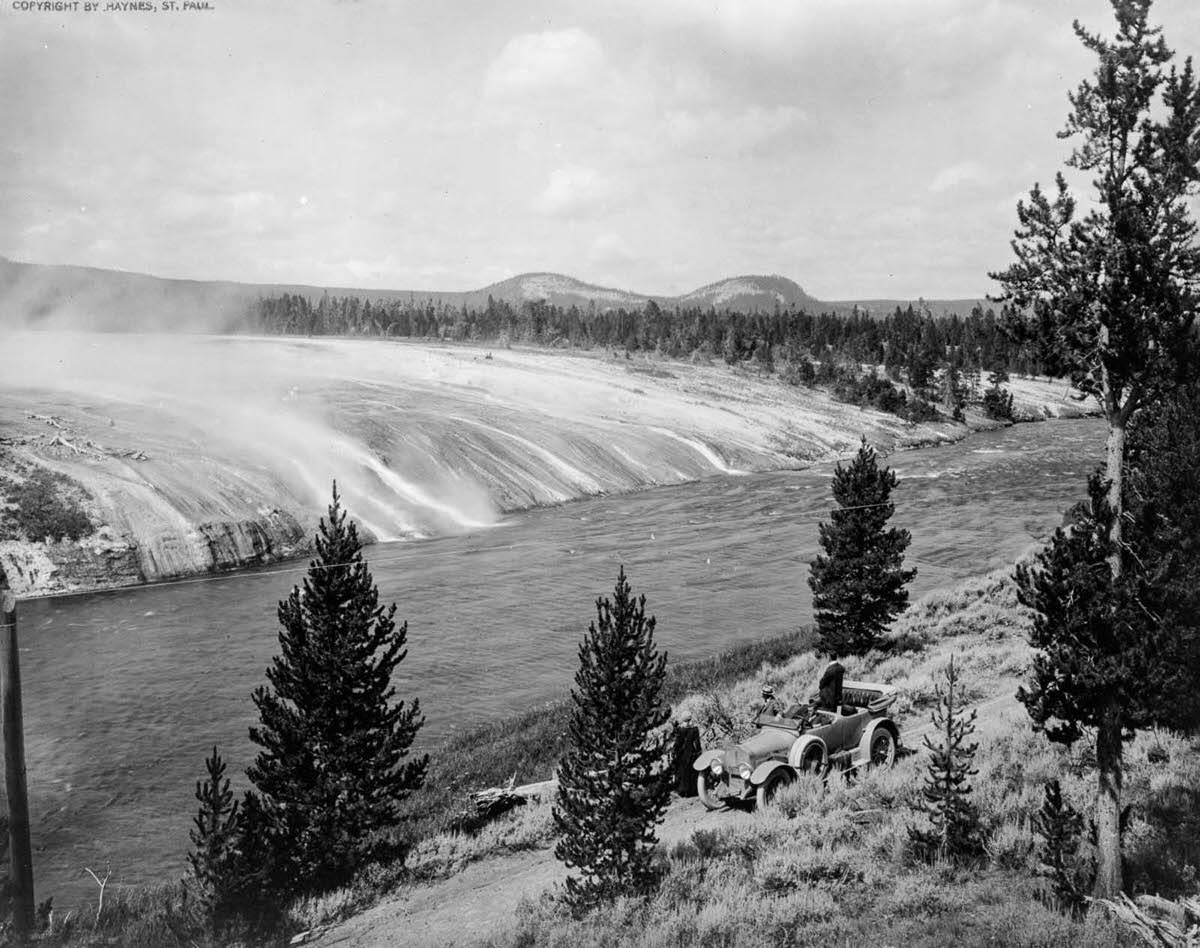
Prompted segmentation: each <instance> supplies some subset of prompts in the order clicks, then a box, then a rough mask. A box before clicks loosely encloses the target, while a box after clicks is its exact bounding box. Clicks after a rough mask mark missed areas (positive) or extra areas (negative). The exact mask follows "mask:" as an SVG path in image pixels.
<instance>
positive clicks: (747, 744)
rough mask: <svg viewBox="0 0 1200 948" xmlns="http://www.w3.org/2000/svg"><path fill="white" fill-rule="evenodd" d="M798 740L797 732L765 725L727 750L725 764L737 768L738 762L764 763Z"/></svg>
mask: <svg viewBox="0 0 1200 948" xmlns="http://www.w3.org/2000/svg"><path fill="white" fill-rule="evenodd" d="M795 741H796V732H795V731H789V730H786V729H784V728H778V727H764V728H763V729H762V730H761V731H759V732H758V733H757V734H753V735H751V736H750V737H748V738H746V739H745V740H744V741H742V743H740V744H738V745H737V746H736V747H731V748H728V749H727V750H726V751H725V766H726V767H728V768H730V769H731V770H736V767H737V765H738V764H741V763H743V762H745V763H748V764H749V765H750V766H751V767H753V766H756V765H757V764H760V763H762V761H764V760H766V759H767V758H768V757H770V756H771V755H772V754H775V753H779V752H786V751H787V750H788V749H789V748H791V746H792V744H793V743H795Z"/></svg>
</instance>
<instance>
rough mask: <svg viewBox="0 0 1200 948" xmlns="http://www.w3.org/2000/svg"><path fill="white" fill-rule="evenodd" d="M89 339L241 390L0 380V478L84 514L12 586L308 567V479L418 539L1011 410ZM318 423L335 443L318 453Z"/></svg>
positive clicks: (22, 556)
mask: <svg viewBox="0 0 1200 948" xmlns="http://www.w3.org/2000/svg"><path fill="white" fill-rule="evenodd" d="M102 342H104V343H105V344H108V345H111V346H115V347H116V348H114V349H113V350H112V352H110V353H109V354H110V355H113V356H114V357H120V358H127V357H128V355H127V353H126V349H129V350H130V354H137V353H140V354H141V356H142V357H143V358H144V357H147V356H148V355H149V356H154V357H156V358H158V359H159V360H160V361H162V362H164V363H169V362H170V360H171V359H179V358H184V359H186V358H188V357H190V358H191V359H192V360H193V361H196V360H195V357H196V356H197V355H198V354H199V355H203V354H206V353H207V347H211V346H219V347H221V353H222V355H223V356H224V357H225V358H226V359H227V360H228V361H230V362H231V363H232V364H233V368H232V369H231V370H230V371H231V373H233V376H234V378H235V379H236V381H237V382H238V383H239V384H241V385H243V386H250V387H249V388H247V389H246V392H245V393H239V392H238V391H236V390H235V391H233V392H231V393H228V394H225V395H222V396H221V398H223V399H224V401H222V402H218V403H217V404H216V405H215V406H214V408H213V412H212V413H213V414H214V416H215V417H214V418H213V419H211V420H210V419H207V418H205V417H204V413H203V412H201V413H200V415H199V416H197V414H196V406H195V405H194V404H193V403H191V402H187V401H184V402H181V403H180V404H178V405H175V404H171V403H169V402H168V403H166V405H165V407H164V403H163V402H162V401H158V402H157V403H155V399H156V398H159V397H160V396H161V397H167V398H169V397H170V396H168V395H164V394H163V393H164V392H169V391H174V390H175V389H174V387H173V386H176V385H178V387H179V388H180V389H181V390H183V391H185V392H186V391H191V392H192V393H193V396H192V397H195V393H196V392H199V393H200V394H201V395H202V396H204V397H207V395H206V394H205V393H208V392H209V387H210V386H211V384H212V380H211V379H209V378H208V377H207V376H201V377H199V378H198V379H197V378H193V379H190V380H188V379H184V380H182V381H179V382H178V383H176V381H175V375H176V374H179V373H180V372H182V371H183V369H181V368H178V367H177V366H175V365H174V364H168V365H166V366H165V367H163V368H162V369H161V374H160V375H159V376H158V377H154V376H150V377H148V378H146V379H138V380H137V384H138V390H144V397H142V398H140V399H138V400H135V401H132V402H130V401H120V400H117V399H116V396H114V395H113V394H112V393H110V392H109V390H108V389H106V388H105V385H107V384H109V383H110V382H111V379H110V378H108V377H107V376H105V377H103V378H100V379H99V380H98V381H96V382H94V383H93V382H91V381H90V380H88V379H82V380H79V381H78V382H75V381H73V382H72V383H71V385H75V386H78V385H83V386H84V387H85V388H86V389H87V390H86V392H81V389H80V388H78V387H71V385H68V386H67V387H65V388H61V387H58V386H59V383H54V382H51V383H48V386H37V387H32V388H30V387H25V388H22V387H20V386H19V385H18V386H17V387H15V388H12V389H9V390H7V391H0V427H4V426H7V429H8V430H7V431H6V435H7V436H6V437H5V438H3V439H0V476H3V475H6V474H7V475H15V476H16V477H17V479H18V482H19V481H20V480H21V478H22V477H27V476H28V475H29V473H30V472H34V471H39V470H46V471H49V472H50V474H51V476H52V477H56V478H60V480H61V483H63V484H65V485H67V486H65V487H64V488H62V489H61V490H60V497H59V501H60V502H61V501H62V496H61V492H62V490H65V491H67V492H68V493H69V494H72V495H75V496H77V497H79V498H82V499H81V501H80V502H81V503H82V506H83V507H84V508H85V509H86V511H87V513H88V514H89V517H90V519H91V521H92V523H93V524H96V525H98V526H97V528H96V529H95V530H94V532H93V533H92V534H90V535H89V536H87V537H84V538H81V539H79V540H66V539H63V540H58V541H52V542H31V541H28V540H23V539H7V540H0V567H2V568H3V569H4V570H5V572H6V573H7V575H8V578H9V582H10V584H11V585H12V587H13V588H14V590H15V592H16V594H17V596H18V598H21V599H33V598H38V599H42V598H52V597H61V596H71V595H83V594H90V593H94V592H103V591H109V590H117V589H126V588H134V587H141V586H155V585H163V584H169V583H174V582H185V581H193V582H194V581H203V580H204V579H207V578H209V577H214V578H215V577H221V576H227V575H230V574H236V573H238V572H242V571H254V570H257V569H260V568H265V567H271V566H279V565H280V564H287V563H289V562H292V561H297V560H303V559H304V558H305V557H306V556H308V555H309V554H310V553H311V552H312V548H313V547H312V543H313V539H312V538H313V534H314V532H315V529H316V524H317V521H318V519H319V517H320V516H321V515H322V514H323V512H324V507H323V504H319V503H318V499H319V498H320V497H322V496H323V495H324V489H323V488H322V489H319V490H318V489H316V485H318V484H320V483H321V482H325V483H327V481H326V478H327V477H328V476H329V473H330V472H331V471H332V472H334V474H335V476H336V477H337V479H338V482H339V485H341V486H343V488H345V487H346V486H347V485H345V484H343V478H344V477H348V478H354V477H357V478H358V480H359V483H358V487H359V494H360V495H362V490H363V488H364V486H365V487H366V488H367V489H369V490H371V491H373V492H374V493H375V494H378V495H379V496H378V497H371V496H369V495H363V496H362V500H363V503H364V506H361V507H360V506H359V505H358V504H356V503H355V499H354V496H353V495H350V496H346V491H345V489H343V495H344V496H345V497H346V499H345V504H346V506H347V509H348V510H349V511H350V513H351V516H353V517H355V519H357V520H358V521H359V523H360V526H361V528H362V533H363V539H364V541H366V542H367V543H369V544H371V545H375V544H376V543H378V542H390V541H394V540H399V541H401V542H410V541H411V542H421V541H422V540H424V539H438V538H444V537H446V536H453V535H458V534H461V533H464V532H470V530H471V529H473V526H472V522H473V521H476V520H479V519H481V518H480V516H479V513H482V512H484V511H485V510H486V511H487V514H486V516H483V517H482V519H484V520H486V519H487V517H489V516H490V517H496V518H499V517H503V516H508V515H512V514H518V513H522V512H525V511H531V510H538V509H544V508H546V509H552V508H555V507H558V506H561V505H563V504H566V503H572V502H574V501H577V500H585V499H588V498H593V497H612V496H621V495H625V494H632V493H636V492H640V491H643V490H649V489H652V488H655V487H663V486H678V485H681V484H687V483H696V482H699V481H702V480H704V479H705V478H707V477H711V476H717V475H720V474H730V473H747V474H749V473H768V472H776V471H786V470H806V469H809V468H811V467H813V466H814V465H817V464H827V463H830V462H835V461H838V460H842V459H844V458H846V457H849V456H850V455H851V454H852V453H853V451H854V449H855V448H856V447H857V441H858V438H859V437H860V436H862V437H866V438H867V439H868V440H869V441H870V442H871V443H872V444H874V445H875V446H876V448H877V449H878V450H879V451H880V453H881V454H883V455H884V456H887V455H890V454H894V453H897V452H900V451H907V450H913V449H918V448H923V447H930V446H934V445H941V444H953V443H956V442H958V441H962V440H964V439H966V438H968V437H970V436H971V435H973V434H975V433H976V432H980V431H991V430H995V429H997V428H1002V427H1008V426H1009V424H1011V423H1008V422H1002V421H995V420H992V419H988V418H986V417H985V416H984V415H983V413H982V411H981V410H979V409H978V407H976V406H972V407H970V408H968V409H967V411H966V413H965V414H966V418H965V420H964V421H962V422H955V421H952V420H950V419H949V418H946V417H942V418H940V419H938V420H937V421H932V422H922V423H911V422H906V421H904V420H902V419H900V418H897V417H896V416H894V415H890V414H885V413H882V412H879V411H877V410H875V409H871V408H864V407H859V406H856V405H853V404H849V403H845V402H839V401H836V400H835V399H834V398H833V397H832V395H831V393H830V392H828V391H827V390H825V389H820V388H805V387H800V386H793V385H788V384H786V383H784V382H783V381H782V380H781V379H779V378H778V376H775V375H769V374H768V375H764V374H762V373H759V372H751V371H748V370H745V369H741V368H737V367H735V368H727V367H726V366H724V365H705V364H696V363H692V362H681V361H678V360H664V359H651V358H649V357H647V358H645V359H642V360H635V361H633V362H630V361H629V360H618V359H612V358H608V357H606V355H605V354H604V353H599V352H591V351H588V352H578V351H571V352H567V351H559V350H540V349H532V350H526V349H520V348H518V349H506V350H493V349H488V348H486V347H480V346H474V345H462V344H454V345H447V344H445V343H438V344H430V343H421V342H407V341H406V342H403V343H400V344H397V345H394V346H387V347H382V348H381V347H366V346H363V345H361V344H360V343H361V342H362V340H355V339H350V340H340V339H339V340H334V341H327V340H321V341H317V342H313V341H311V340H292V339H287V340H283V341H282V342H277V341H276V340H272V339H261V340H259V339H249V340H247V339H246V338H243V337H202V338H198V339H196V340H191V341H190V342H189V343H188V346H190V347H196V346H199V347H202V349H201V350H200V351H192V348H188V347H187V346H185V347H184V348H183V349H182V350H179V349H176V348H161V349H159V348H150V349H147V350H141V349H138V348H137V346H140V345H143V344H145V345H149V346H166V345H168V343H164V342H163V341H162V340H158V339H153V340H149V341H147V340H144V339H138V340H134V341H132V342H131V341H129V340H125V339H120V340H116V341H114V340H111V339H106V340H102ZM247 343H248V345H249V348H245V344H247ZM93 344H95V343H93ZM170 345H173V342H172V343H170ZM229 347H232V348H229ZM239 360H240V362H239ZM272 360H275V361H272ZM373 360H374V361H373ZM118 368H119V367H118ZM113 371H115V369H114V370H113ZM239 372H240V374H238V373H239ZM156 386H157V388H156ZM164 386H166V387H164ZM405 386H407V387H405ZM93 388H94V389H95V391H93ZM1008 388H1009V391H1010V392H1011V393H1012V394H1013V396H1014V401H1015V408H1016V414H1017V418H1016V419H1014V422H1012V423H1015V424H1024V423H1029V422H1033V421H1042V420H1052V419H1056V418H1082V417H1089V416H1092V415H1095V414H1097V413H1098V412H1097V411H1096V410H1095V409H1092V408H1091V406H1090V405H1089V403H1087V402H1081V401H1078V400H1076V399H1074V398H1072V397H1069V393H1070V390H1069V387H1068V386H1067V384H1066V383H1065V382H1063V381H1061V380H1048V379H1040V378H1014V379H1011V380H1010V381H1009V383H1008ZM115 391H116V393H117V395H123V394H124V392H123V390H121V389H116V390H115ZM156 393H157V394H156ZM106 399H107V400H106ZM243 403H245V405H243ZM156 404H157V407H155V406H156ZM246 406H249V407H248V410H247V414H245V415H239V414H238V413H237V412H238V411H239V410H240V409H243V408H246ZM467 424H469V425H471V428H470V429H469V432H470V433H469V434H467V435H464V429H463V425H467ZM47 426H49V427H47ZM330 438H334V439H340V440H338V441H337V443H336V445H334V447H335V449H336V450H335V452H334V453H333V454H328V451H329V450H330V448H329V444H330V443H332V442H330V441H329V439H330ZM413 439H415V441H416V442H419V445H418V447H419V450H417V451H416V452H415V453H414V452H413V451H412V450H409V449H410V447H411V444H410V443H409V442H410V441H413ZM98 442H99V443H98ZM322 442H324V443H325V445H326V446H325V448H324V449H322V448H320V447H319V445H320V444H321V443H322ZM322 450H324V451H325V452H326V453H321V451H322ZM338 451H340V452H342V454H341V455H338V453H337V452H338ZM298 452H299V453H298ZM306 452H307V453H306ZM346 452H350V454H349V455H346ZM339 457H341V460H339ZM297 465H298V466H299V469H300V477H301V480H303V481H304V485H303V486H304V490H303V491H301V492H300V493H298V492H297V483H296V481H295V477H296V472H297V467H296V466H297ZM289 472H290V474H291V476H290V477H289ZM376 478H378V482H377V481H376ZM371 485H375V486H374V487H372V486H371ZM349 486H351V487H353V486H354V484H353V482H351V483H350V485H349ZM414 497H415V498H416V502H414ZM396 504H399V506H396ZM381 510H382V511H383V513H382V516H381V515H380V511H381ZM477 512H478V513H477ZM443 513H445V514H448V516H442V514H443ZM414 517H415V518H416V519H413V518H414ZM454 518H457V519H454ZM389 519H391V520H394V522H395V523H394V525H393V526H389V524H388V521H389ZM422 520H424V521H425V522H424V524H422ZM406 524H411V526H406ZM380 527H382V528H383V529H380ZM18 535H19V534H18Z"/></svg>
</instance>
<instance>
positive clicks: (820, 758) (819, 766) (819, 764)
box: [797, 742, 825, 777]
mask: <svg viewBox="0 0 1200 948" xmlns="http://www.w3.org/2000/svg"><path fill="white" fill-rule="evenodd" d="M797 769H798V770H800V771H801V772H802V773H812V774H816V775H817V776H818V777H823V776H825V748H824V747H822V746H821V745H820V744H819V743H816V742H814V743H812V744H809V745H808V747H806V748H804V756H803V757H801V758H800V766H799V767H798V768H797Z"/></svg>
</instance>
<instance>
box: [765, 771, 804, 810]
mask: <svg viewBox="0 0 1200 948" xmlns="http://www.w3.org/2000/svg"><path fill="white" fill-rule="evenodd" d="M795 779H796V775H795V774H794V773H793V772H792V769H791V768H790V767H778V768H776V769H775V770H772V771H771V773H770V774H768V775H767V779H766V780H764V781H763V782H762V783H761V784H759V787H758V794H757V796H756V797H755V802H756V803H757V804H758V808H759V809H760V810H761V809H763V808H764V807H766V806H767V805H768V804H769V803H770V802H771V801H772V800H774V799H775V794H777V793H778V792H779V791H780V790H782V789H783V788H784V787H786V786H787V785H788V784H789V783H791V782H792V781H793V780H795Z"/></svg>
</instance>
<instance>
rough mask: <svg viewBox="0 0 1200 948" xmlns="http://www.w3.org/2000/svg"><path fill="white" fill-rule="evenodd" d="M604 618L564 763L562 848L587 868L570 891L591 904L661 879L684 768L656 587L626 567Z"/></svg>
mask: <svg viewBox="0 0 1200 948" xmlns="http://www.w3.org/2000/svg"><path fill="white" fill-rule="evenodd" d="M596 612H597V616H596V620H595V621H594V622H592V623H591V624H590V625H589V626H588V632H587V635H586V637H585V638H584V640H583V642H582V643H581V644H580V646H579V670H578V671H577V672H576V674H575V688H574V689H573V690H572V692H571V700H572V703H573V705H574V706H573V708H572V710H571V719H570V723H569V726H568V727H569V735H570V749H569V750H568V751H567V754H566V756H565V757H564V758H563V760H562V763H561V764H560V766H559V771H558V792H557V796H556V798H555V803H554V809H553V817H554V825H555V828H556V830H557V833H558V837H559V839H558V843H557V845H556V846H555V848H554V855H555V856H556V857H557V858H558V859H559V860H561V861H562V862H563V863H564V864H565V865H566V866H567V867H568V868H572V869H579V870H580V876H579V877H574V876H573V877H570V878H568V879H567V892H566V897H567V901H568V902H569V903H570V904H571V905H572V907H573V908H574V909H575V910H576V911H586V910H587V909H589V908H591V907H594V906H596V905H597V904H599V903H601V902H604V901H608V900H610V899H613V898H616V897H618V896H621V895H633V896H636V895H643V894H646V893H647V892H649V891H650V889H651V888H652V887H653V885H654V884H655V882H656V874H655V871H654V866H653V862H652V859H653V855H654V845H655V842H656V829H655V828H656V827H657V825H658V824H659V823H660V822H662V818H663V813H664V811H665V810H666V807H667V803H668V802H669V800H670V794H671V787H672V784H673V782H674V773H673V772H672V768H671V766H670V750H671V737H672V736H671V734H670V733H669V732H668V731H666V730H665V729H664V727H663V725H665V724H666V723H667V721H668V720H669V719H670V715H671V711H670V708H669V707H668V706H667V705H666V704H665V703H664V702H663V700H662V686H663V681H664V680H665V677H666V662H667V656H666V653H665V652H659V651H658V649H657V647H656V646H655V644H654V617H653V616H650V617H648V618H647V616H646V597H645V596H641V597H640V598H638V599H635V598H634V597H633V595H632V593H631V591H630V587H629V583H628V582H627V581H626V579H625V570H624V568H622V569H621V570H620V572H619V573H618V574H617V585H616V589H615V591H614V595H613V598H612V600H611V601H610V600H608V599H606V598H600V599H597V600H596Z"/></svg>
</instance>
